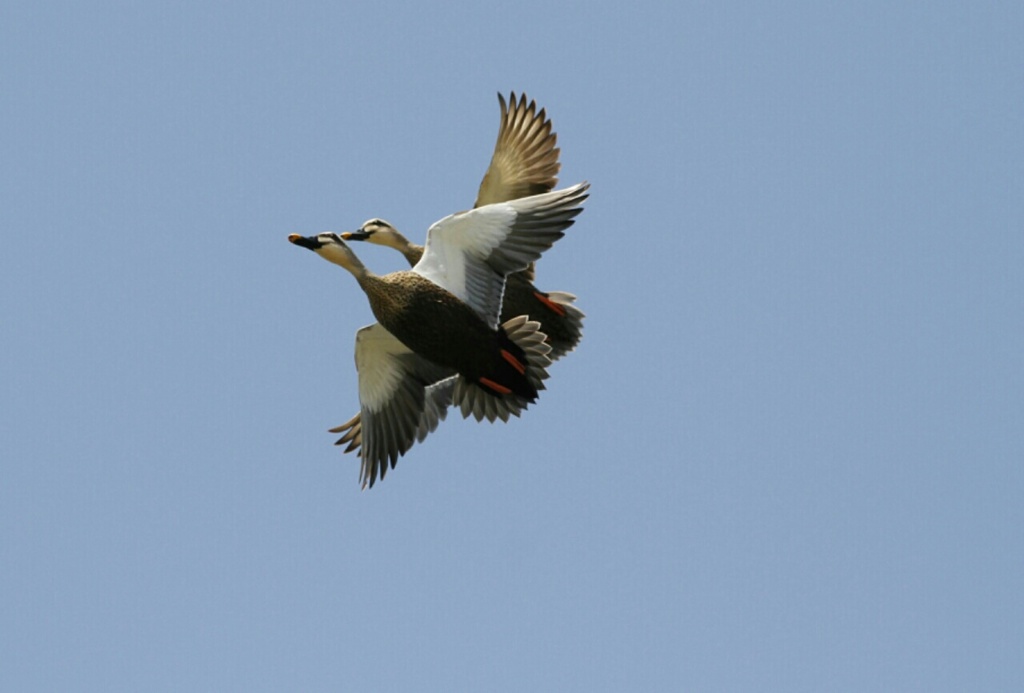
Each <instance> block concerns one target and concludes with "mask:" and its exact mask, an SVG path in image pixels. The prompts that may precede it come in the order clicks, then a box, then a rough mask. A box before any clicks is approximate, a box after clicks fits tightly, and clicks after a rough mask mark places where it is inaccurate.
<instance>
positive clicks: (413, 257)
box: [387, 230, 423, 267]
mask: <svg viewBox="0 0 1024 693" xmlns="http://www.w3.org/2000/svg"><path fill="white" fill-rule="evenodd" d="M387 245H389V246H391V247H392V248H394V249H395V250H397V251H398V252H400V253H401V254H402V255H403V256H404V257H405V260H406V262H408V263H409V266H410V267H412V266H414V265H415V264H416V263H417V262H419V261H420V258H421V257H423V246H422V245H416V244H415V243H411V242H410V241H409V239H408V238H406V237H405V236H403V235H402V234H400V233H399V232H398V231H397V230H393V231H392V232H391V234H390V235H389V238H388V243H387Z"/></svg>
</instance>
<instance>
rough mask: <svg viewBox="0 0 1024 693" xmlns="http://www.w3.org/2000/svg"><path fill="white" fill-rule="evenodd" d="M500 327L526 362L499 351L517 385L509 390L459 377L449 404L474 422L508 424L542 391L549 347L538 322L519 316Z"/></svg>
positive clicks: (493, 384) (548, 363) (503, 350)
mask: <svg viewBox="0 0 1024 693" xmlns="http://www.w3.org/2000/svg"><path fill="white" fill-rule="evenodd" d="M501 328H502V329H501V331H502V332H503V333H504V335H505V337H506V338H507V339H508V341H509V343H510V346H512V347H514V350H515V351H521V352H522V356H523V357H524V358H525V361H526V362H525V363H521V362H520V361H519V355H518V354H514V353H511V352H510V351H509V350H506V349H504V348H503V349H502V355H503V356H504V357H505V358H506V360H507V361H508V364H509V368H512V369H514V370H515V371H516V375H517V376H518V380H519V382H518V383H517V384H518V385H519V386H518V387H516V388H515V389H511V388H508V387H504V386H502V385H499V384H497V383H495V382H493V381H489V380H486V379H483V382H474V381H472V380H469V379H467V378H465V377H463V376H459V377H458V378H457V379H456V382H455V392H454V394H453V395H452V403H453V404H455V405H456V406H458V407H459V408H460V409H461V410H462V416H463V417H465V418H469V416H470V415H472V416H473V417H474V418H475V419H476V420H477V421H483V420H484V419H487V420H488V421H490V422H492V423H493V422H494V421H496V420H497V419H501V420H502V421H508V419H509V416H519V414H520V412H522V411H523V410H524V409H526V408H527V406H529V405H530V403H532V402H534V401H536V399H537V392H538V391H540V390H543V389H544V381H545V380H546V379H547V377H548V371H547V367H548V366H549V365H551V359H550V358H548V354H549V353H550V352H551V346H550V345H548V343H547V335H545V334H544V333H543V332H541V331H540V323H539V322H536V321H534V320H530V319H529V318H528V317H527V316H525V315H519V316H517V317H514V318H512V319H510V320H508V321H506V322H505V324H503V325H502V326H501ZM520 369H521V370H520Z"/></svg>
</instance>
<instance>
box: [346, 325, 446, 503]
mask: <svg viewBox="0 0 1024 693" xmlns="http://www.w3.org/2000/svg"><path fill="white" fill-rule="evenodd" d="M356 369H357V370H358V371H359V414H358V415H357V416H356V417H353V418H352V419H351V420H349V421H348V422H346V423H344V424H342V425H341V426H338V427H337V428H334V429H331V431H332V432H334V433H345V435H344V436H342V438H341V440H339V441H338V443H339V444H342V443H346V442H347V443H349V447H348V448H347V449H346V452H349V451H351V450H355V449H359V456H360V457H361V458H362V465H361V468H360V472H359V478H360V482H361V483H362V485H363V487H364V488H366V487H368V486H369V487H372V486H373V484H374V482H375V481H376V480H377V477H380V478H381V479H383V478H384V475H385V474H386V473H387V471H388V468H389V467H390V468H391V469H394V467H395V464H397V462H398V458H399V457H401V456H402V455H404V454H405V453H406V451H408V450H409V448H411V447H412V445H413V443H415V442H416V441H420V442H422V441H423V439H424V438H426V437H427V434H428V433H430V432H431V431H433V430H434V429H435V428H437V424H438V423H439V422H440V421H443V420H444V417H445V415H446V413H447V410H448V405H449V404H451V397H452V394H451V393H452V389H453V388H454V386H455V381H454V378H453V376H454V375H455V373H454V371H452V370H451V369H448V368H444V367H442V366H438V365H436V364H434V363H432V362H431V361H428V360H426V359H425V358H423V357H422V356H418V355H416V354H415V353H413V352H412V351H410V350H409V348H408V347H406V346H405V345H404V344H402V343H401V342H400V341H398V339H396V338H395V337H394V335H392V334H391V333H390V332H388V331H387V330H385V329H384V328H383V327H381V325H380V324H379V323H374V324H373V325H368V326H367V327H364V328H362V329H360V330H359V331H358V332H357V333H356Z"/></svg>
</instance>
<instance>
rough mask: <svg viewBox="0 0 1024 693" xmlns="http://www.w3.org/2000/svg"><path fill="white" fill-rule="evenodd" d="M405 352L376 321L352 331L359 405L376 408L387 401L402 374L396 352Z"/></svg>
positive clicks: (395, 389)
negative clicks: (354, 337)
mask: <svg viewBox="0 0 1024 693" xmlns="http://www.w3.org/2000/svg"><path fill="white" fill-rule="evenodd" d="M409 353H412V352H411V351H410V350H409V348H408V347H406V346H405V345H404V344H402V343H401V342H400V341H398V338H397V337H395V336H394V335H393V334H391V333H390V332H388V331H387V330H385V329H384V328H383V327H382V326H381V325H380V324H379V323H374V324H372V325H367V326H366V327H363V328H361V329H360V330H359V331H358V332H356V370H357V371H359V403H360V404H361V405H362V406H364V407H366V408H367V409H370V410H371V411H380V410H381V409H382V408H383V407H384V405H385V404H387V402H388V401H389V400H390V399H391V398H392V397H393V396H394V394H395V392H396V391H397V390H398V385H399V383H400V382H401V380H402V377H403V375H404V373H403V371H402V368H401V366H400V364H399V362H398V360H397V359H398V356H399V355H401V354H409Z"/></svg>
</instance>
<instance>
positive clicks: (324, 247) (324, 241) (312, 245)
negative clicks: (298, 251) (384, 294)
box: [288, 231, 364, 275]
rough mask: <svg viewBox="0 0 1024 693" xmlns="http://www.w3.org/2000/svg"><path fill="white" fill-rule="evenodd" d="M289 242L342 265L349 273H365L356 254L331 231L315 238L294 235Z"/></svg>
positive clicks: (289, 238) (319, 234)
mask: <svg viewBox="0 0 1024 693" xmlns="http://www.w3.org/2000/svg"><path fill="white" fill-rule="evenodd" d="M288 240H289V241H291V242H292V243H294V244H295V245H297V246H301V247H303V248H306V249H308V250H312V251H313V252H314V253H316V254H317V255H319V256H320V257H322V258H323V259H325V260H327V261H329V262H333V263H334V264H336V265H341V266H342V267H344V268H345V269H347V270H348V271H349V272H352V273H353V274H355V275H359V274H360V273H362V272H363V271H364V267H363V263H362V262H360V261H359V258H357V257H356V254H355V253H353V252H352V249H351V248H349V247H348V246H347V245H346V244H345V241H343V240H341V237H340V236H339V235H338V234H336V233H334V232H331V231H327V232H324V233H318V234H317V235H315V236H300V235H299V234H297V233H293V234H291V235H290V236H288Z"/></svg>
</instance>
